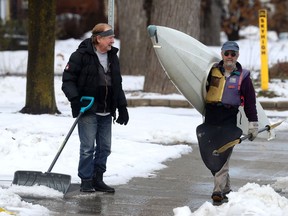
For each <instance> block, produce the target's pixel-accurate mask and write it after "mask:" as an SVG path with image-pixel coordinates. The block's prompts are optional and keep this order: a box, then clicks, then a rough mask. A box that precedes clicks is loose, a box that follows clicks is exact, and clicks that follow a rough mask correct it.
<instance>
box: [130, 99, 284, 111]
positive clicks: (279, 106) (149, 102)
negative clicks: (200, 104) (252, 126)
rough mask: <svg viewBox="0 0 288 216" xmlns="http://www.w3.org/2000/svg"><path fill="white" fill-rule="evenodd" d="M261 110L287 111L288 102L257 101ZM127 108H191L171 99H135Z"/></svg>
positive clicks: (180, 101)
mask: <svg viewBox="0 0 288 216" xmlns="http://www.w3.org/2000/svg"><path fill="white" fill-rule="evenodd" d="M259 102H260V104H261V105H262V107H263V109H266V110H279V111H283V110H288V101H259ZM127 103H128V106H129V107H138V106H164V107H172V108H193V106H192V105H191V104H190V103H189V102H188V101H187V100H171V99H149V98H140V99H139V98H135V99H131V98H130V99H129V98H128V99H127Z"/></svg>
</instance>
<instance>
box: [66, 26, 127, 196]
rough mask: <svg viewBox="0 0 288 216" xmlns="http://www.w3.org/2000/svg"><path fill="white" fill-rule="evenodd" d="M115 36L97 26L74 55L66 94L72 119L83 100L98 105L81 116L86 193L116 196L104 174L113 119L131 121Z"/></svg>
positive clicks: (81, 169) (81, 172) (81, 173)
mask: <svg viewBox="0 0 288 216" xmlns="http://www.w3.org/2000/svg"><path fill="white" fill-rule="evenodd" d="M113 43H114V32H113V30H112V27H111V26H110V25H108V24H106V23H100V24H97V25H96V26H95V27H94V28H93V30H92V36H91V38H87V39H85V40H84V41H82V42H81V43H80V45H79V47H78V49H77V50H76V51H75V52H74V53H72V55H71V56H70V59H69V62H68V64H67V65H66V67H65V70H64V73H63V79H62V81H63V84H62V90H63V92H64V93H65V95H66V97H67V98H68V100H69V101H70V103H71V108H72V115H73V117H74V118H75V117H77V116H78V115H79V111H80V108H81V107H82V106H84V104H82V103H81V101H80V98H81V97H82V96H90V97H94V99H95V100H94V101H95V102H94V104H93V106H92V107H91V109H89V110H88V111H86V112H85V113H84V114H83V115H81V116H80V118H79V122H78V133H79V139H80V160H79V166H78V176H79V177H80V178H81V188H80V191H82V192H95V191H102V192H108V193H114V192H115V189H114V188H112V187H110V186H108V185H106V184H105V183H104V181H103V174H104V172H105V171H106V163H107V158H108V156H109V155H110V153H111V125H112V118H113V120H115V119H116V114H115V113H116V109H118V112H119V115H118V118H117V120H116V122H117V123H119V124H121V125H123V124H124V125H126V124H127V123H128V120H129V115H128V111H127V100H126V97H125V94H124V91H123V89H122V77H121V73H120V66H119V60H118V57H117V52H118V49H117V48H115V47H113V46H112V45H113Z"/></svg>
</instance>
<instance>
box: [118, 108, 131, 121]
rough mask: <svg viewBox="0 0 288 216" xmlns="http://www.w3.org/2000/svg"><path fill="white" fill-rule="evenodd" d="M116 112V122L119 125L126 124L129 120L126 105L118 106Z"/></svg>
mask: <svg viewBox="0 0 288 216" xmlns="http://www.w3.org/2000/svg"><path fill="white" fill-rule="evenodd" d="M118 113H119V116H118V118H117V120H116V122H117V123H118V124H120V125H122V124H124V125H126V124H127V123H128V121H129V115H128V110H127V108H126V106H122V107H119V108H118Z"/></svg>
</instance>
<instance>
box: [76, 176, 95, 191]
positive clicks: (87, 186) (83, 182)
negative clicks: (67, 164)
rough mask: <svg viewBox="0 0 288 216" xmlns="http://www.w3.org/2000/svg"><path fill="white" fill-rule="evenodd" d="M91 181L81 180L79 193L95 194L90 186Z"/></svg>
mask: <svg viewBox="0 0 288 216" xmlns="http://www.w3.org/2000/svg"><path fill="white" fill-rule="evenodd" d="M92 183H93V182H92V180H91V179H81V185H80V191H81V192H87V193H93V192H95V189H94V187H93V185H92Z"/></svg>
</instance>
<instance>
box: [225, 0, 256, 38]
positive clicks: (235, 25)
mask: <svg viewBox="0 0 288 216" xmlns="http://www.w3.org/2000/svg"><path fill="white" fill-rule="evenodd" d="M259 9H261V2H260V1H259V0H253V1H243V0H229V3H228V4H226V5H225V7H224V11H223V13H222V22H221V27H222V30H223V31H224V32H225V33H226V35H227V37H228V40H239V39H240V36H239V31H240V29H241V28H242V27H243V26H248V25H255V26H257V25H258V10H259Z"/></svg>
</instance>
